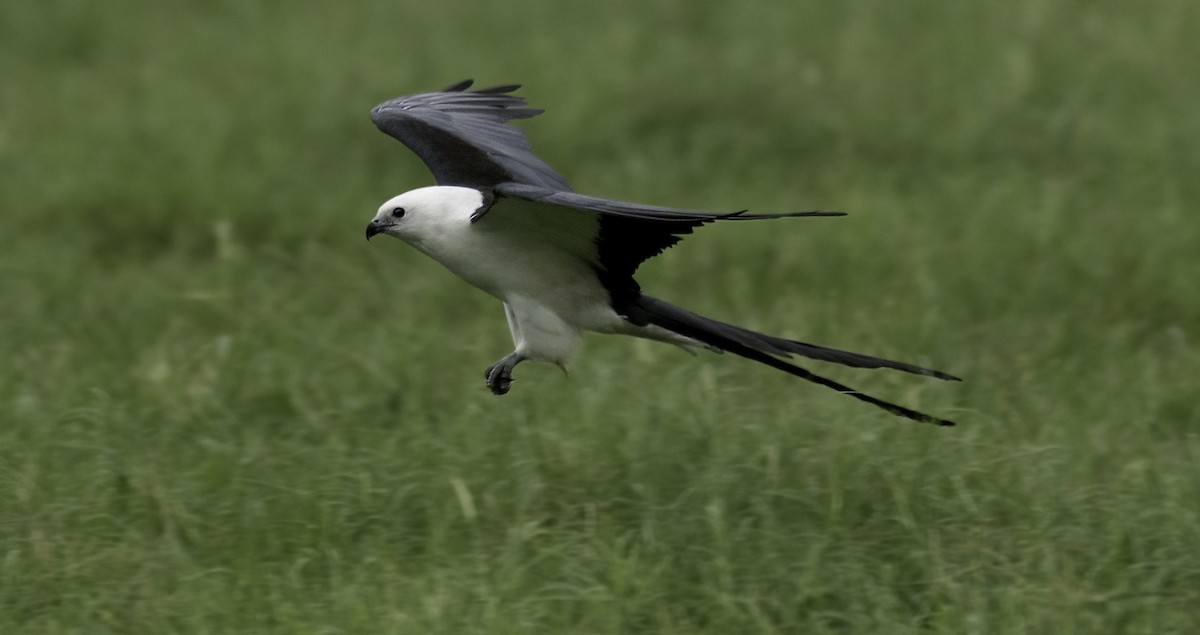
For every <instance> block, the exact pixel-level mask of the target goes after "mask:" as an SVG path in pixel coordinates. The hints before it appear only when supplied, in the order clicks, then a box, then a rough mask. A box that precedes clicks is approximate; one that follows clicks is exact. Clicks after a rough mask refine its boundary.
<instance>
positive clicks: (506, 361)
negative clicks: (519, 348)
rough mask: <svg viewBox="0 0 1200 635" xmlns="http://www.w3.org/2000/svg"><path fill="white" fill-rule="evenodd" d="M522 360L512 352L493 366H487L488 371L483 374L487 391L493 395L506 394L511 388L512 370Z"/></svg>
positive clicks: (522, 359) (522, 358)
mask: <svg viewBox="0 0 1200 635" xmlns="http://www.w3.org/2000/svg"><path fill="white" fill-rule="evenodd" d="M524 360H525V358H524V357H521V356H520V355H518V354H516V353H515V352H514V353H509V354H508V355H505V356H504V357H502V358H500V360H499V361H497V362H496V363H495V364H492V365H491V366H488V369H487V370H486V371H484V373H483V377H484V379H486V380H487V387H488V390H491V391H492V394H493V395H503V394H506V393H507V392H508V391H509V389H510V388H512V382H513V379H512V369H513V368H514V367H516V365H517V364H520V363H521V362H522V361H524Z"/></svg>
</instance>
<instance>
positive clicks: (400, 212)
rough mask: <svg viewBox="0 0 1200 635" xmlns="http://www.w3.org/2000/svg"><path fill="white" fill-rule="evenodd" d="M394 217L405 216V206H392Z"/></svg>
mask: <svg viewBox="0 0 1200 635" xmlns="http://www.w3.org/2000/svg"><path fill="white" fill-rule="evenodd" d="M392 218H404V208H403V207H393V208H392Z"/></svg>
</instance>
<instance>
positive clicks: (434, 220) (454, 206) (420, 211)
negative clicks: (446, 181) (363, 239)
mask: <svg viewBox="0 0 1200 635" xmlns="http://www.w3.org/2000/svg"><path fill="white" fill-rule="evenodd" d="M482 205H483V194H481V193H480V192H479V190H476V189H474V188H469V187H454V186H433V187H422V188H419V189H416V190H411V191H408V192H405V193H403V194H400V195H399V196H393V197H392V198H390V199H388V201H387V202H386V203H384V204H383V205H380V206H379V211H378V212H376V213H375V218H373V219H371V222H370V223H368V224H367V240H370V239H371V237H372V236H374V235H376V234H388V235H389V236H395V237H396V238H399V239H401V240H404V241H405V242H408V243H412V244H417V243H419V242H421V240H422V238H424V237H428V236H431V235H435V234H437V233H439V232H441V231H443V230H444V229H445V228H446V227H447V226H448V225H456V224H462V223H469V222H470V218H471V215H472V214H474V213H475V210H477V209H479V208H480V206H482Z"/></svg>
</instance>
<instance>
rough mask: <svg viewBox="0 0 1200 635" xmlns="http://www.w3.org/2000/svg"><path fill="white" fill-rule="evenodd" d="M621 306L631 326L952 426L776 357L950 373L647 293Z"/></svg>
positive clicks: (918, 372)
mask: <svg viewBox="0 0 1200 635" xmlns="http://www.w3.org/2000/svg"><path fill="white" fill-rule="evenodd" d="M624 308H625V309H626V311H625V313H626V315H627V318H628V319H629V320H630V321H631V322H634V323H635V324H653V325H655V326H658V327H661V328H664V329H667V330H668V331H671V332H673V333H678V334H679V335H683V336H684V337H690V338H692V339H694V340H696V341H698V342H702V343H704V344H707V345H709V346H714V347H716V348H719V349H721V350H724V351H729V352H730V353H733V354H735V355H741V356H742V357H745V358H746V359H752V360H754V361H756V362H759V363H762V364H766V365H767V366H770V367H772V368H777V369H779V370H782V371H784V372H785V373H790V374H792V375H795V376H796V377H800V378H801V379H807V380H808V381H811V382H813V383H815V384H820V385H822V386H825V387H827V388H832V389H834V390H836V391H838V392H840V393H843V394H846V395H850V396H851V397H854V398H855V399H858V400H859V401H865V402H867V403H869V404H871V405H874V406H877V407H879V408H883V409H884V410H887V411H888V412H890V413H892V414H895V415H899V416H901V417H905V418H908V419H912V420H913V421H920V422H922V423H933V424H937V425H939V426H952V425H954V422H953V421H949V420H946V419H939V418H937V417H934V416H932V415H927V414H925V413H923V412H918V411H916V410H910V409H908V408H905V407H904V406H901V405H897V404H894V403H891V402H887V401H884V400H882V399H877V398H875V397H872V396H871V395H867V394H864V393H861V392H859V391H857V390H855V389H853V388H851V387H849V386H845V385H842V384H839V383H838V382H836V381H833V380H832V379H828V378H825V377H822V376H820V375H816V374H813V373H811V372H809V371H807V370H805V369H803V368H800V367H799V366H796V365H794V364H789V363H788V362H786V361H784V360H783V359H780V358H781V357H782V358H789V357H791V356H792V355H793V354H796V355H803V356H805V357H811V358H813V359H818V360H821V361H826V362H835V363H838V364H843V365H845V366H853V367H856V368H893V369H896V370H902V371H904V372H907V373H913V374H916V375H925V376H928V377H936V378H938V379H945V380H949V381H962V380H960V379H959V378H958V377H955V376H953V375H949V374H946V373H943V372H941V371H936V370H930V369H928V368H921V367H920V366H914V365H912V364H905V363H904V362H896V361H892V360H887V359H881V358H878V357H871V356H870V355H860V354H858V353H850V352H847V351H840V350H837V349H834V348H827V347H825V346H817V345H815V344H807V343H805V342H797V341H795V340H788V339H783V338H779V337H772V336H770V335H764V334H762V333H757V332H755V331H751V330H749V329H744V328H740V327H737V326H733V325H731V324H725V323H724V322H718V321H716V320H710V319H709V318H706V317H703V316H700V315H696V314H695V313H692V312H691V311H687V310H685V309H681V308H679V307H677V306H675V305H673V304H669V303H667V302H663V301H662V300H659V299H657V298H651V297H649V296H644V295H643V296H640V297H639V298H638V299H637V300H634V301H633V302H631V303H630V304H629V305H627V306H626V307H624Z"/></svg>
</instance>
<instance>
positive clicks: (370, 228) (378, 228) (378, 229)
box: [367, 219, 388, 240]
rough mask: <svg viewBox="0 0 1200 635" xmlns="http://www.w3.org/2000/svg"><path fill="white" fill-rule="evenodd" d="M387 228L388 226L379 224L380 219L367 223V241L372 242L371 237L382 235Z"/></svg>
mask: <svg viewBox="0 0 1200 635" xmlns="http://www.w3.org/2000/svg"><path fill="white" fill-rule="evenodd" d="M387 228H388V225H387V224H385V223H381V222H379V220H378V219H374V220H372V221H371V222H370V223H367V240H371V236H374V235H375V234H382V233H383V230H385V229H387Z"/></svg>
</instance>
